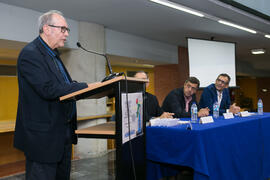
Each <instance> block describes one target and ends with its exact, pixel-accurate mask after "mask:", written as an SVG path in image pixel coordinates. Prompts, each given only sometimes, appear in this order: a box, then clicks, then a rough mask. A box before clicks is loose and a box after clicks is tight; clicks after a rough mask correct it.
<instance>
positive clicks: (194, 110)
mask: <svg viewBox="0 0 270 180" xmlns="http://www.w3.org/2000/svg"><path fill="white" fill-rule="evenodd" d="M197 121H198V108H197V105H196V103H193V104H192V106H191V122H192V123H197Z"/></svg>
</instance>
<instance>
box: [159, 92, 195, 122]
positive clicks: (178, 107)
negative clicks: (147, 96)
mask: <svg viewBox="0 0 270 180" xmlns="http://www.w3.org/2000/svg"><path fill="white" fill-rule="evenodd" d="M194 102H195V103H196V105H197V106H198V104H197V102H196V95H195V94H193V95H192V100H191V101H190V102H189V109H188V112H186V102H185V97H184V91H183V88H177V89H174V90H172V91H171V92H170V93H169V94H168V95H167V97H166V98H165V100H164V101H163V104H162V109H163V110H164V111H165V112H171V113H174V116H173V117H174V118H183V117H190V108H191V105H192V103H194ZM198 109H199V107H198Z"/></svg>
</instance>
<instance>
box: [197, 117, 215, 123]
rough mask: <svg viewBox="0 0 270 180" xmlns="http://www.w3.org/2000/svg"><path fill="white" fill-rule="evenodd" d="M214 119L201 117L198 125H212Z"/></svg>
mask: <svg viewBox="0 0 270 180" xmlns="http://www.w3.org/2000/svg"><path fill="white" fill-rule="evenodd" d="M213 122H214V119H213V117H212V116H206V117H201V118H200V123H201V124H206V123H213Z"/></svg>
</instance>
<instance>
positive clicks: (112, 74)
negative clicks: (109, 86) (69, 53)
mask: <svg viewBox="0 0 270 180" xmlns="http://www.w3.org/2000/svg"><path fill="white" fill-rule="evenodd" d="M77 46H78V47H79V48H81V49H83V50H84V51H86V52H89V53H93V54H96V55H100V56H103V57H105V59H106V62H107V66H108V69H109V72H110V74H109V75H108V76H106V77H105V78H104V79H103V80H102V81H101V82H104V81H108V80H110V79H113V78H115V77H117V76H122V75H123V74H124V73H123V72H121V73H114V72H112V67H111V63H110V61H109V59H108V58H107V56H106V54H101V53H97V52H94V51H89V50H87V49H85V48H84V47H82V46H81V43H79V42H77Z"/></svg>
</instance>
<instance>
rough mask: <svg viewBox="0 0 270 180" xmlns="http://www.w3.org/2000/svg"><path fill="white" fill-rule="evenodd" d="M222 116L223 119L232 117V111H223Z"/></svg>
mask: <svg viewBox="0 0 270 180" xmlns="http://www.w3.org/2000/svg"><path fill="white" fill-rule="evenodd" d="M223 116H224V119H232V118H234V116H233V113H231V112H227V113H223Z"/></svg>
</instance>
